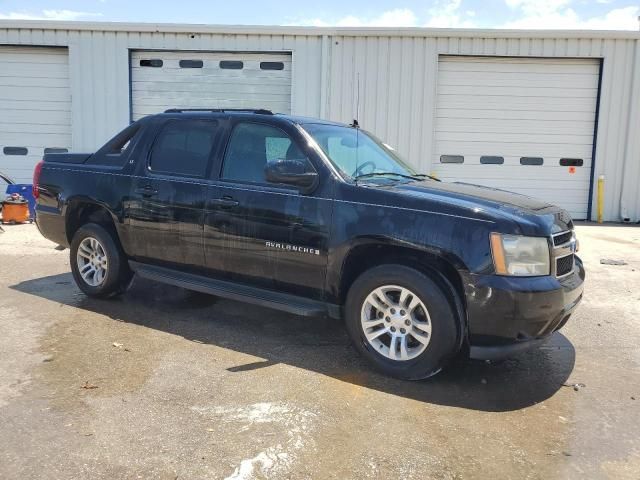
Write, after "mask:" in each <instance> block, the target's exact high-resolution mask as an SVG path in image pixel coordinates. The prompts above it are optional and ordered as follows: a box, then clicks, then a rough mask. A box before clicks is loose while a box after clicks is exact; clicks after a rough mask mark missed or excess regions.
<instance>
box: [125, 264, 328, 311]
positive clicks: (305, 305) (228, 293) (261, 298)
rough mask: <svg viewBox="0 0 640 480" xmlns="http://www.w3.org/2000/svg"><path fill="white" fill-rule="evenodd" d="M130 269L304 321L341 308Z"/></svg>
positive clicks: (151, 268)
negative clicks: (297, 316) (297, 317)
mask: <svg viewBox="0 0 640 480" xmlns="http://www.w3.org/2000/svg"><path fill="white" fill-rule="evenodd" d="M129 267H131V270H133V271H134V272H136V274H137V275H139V276H141V277H143V278H147V279H149V280H155V281H157V282H161V283H166V284H169V285H174V286H176V287H181V288H186V289H188V290H195V291H197V292H203V293H209V294H211V295H216V296H219V297H224V298H229V299H231V300H238V301H240V302H246V303H252V304H254V305H260V306H262V307H267V308H273V309H275V310H280V311H283V312H288V313H293V314H295V315H300V316H303V317H315V316H320V315H326V314H329V315H331V316H334V315H335V311H336V308H338V306H337V305H329V304H326V303H324V302H321V301H318V300H310V299H308V298H304V297H299V296H297V295H290V294H288V293H281V292H275V291H273V290H265V289H262V288H256V287H249V286H246V285H241V284H238V283H234V282H228V281H225V280H216V279H213V278H209V277H203V276H201V275H194V274H191V273H183V272H179V271H176V270H173V269H170V268H165V267H158V266H156V265H147V264H144V263H139V262H134V261H129ZM338 310H339V309H338Z"/></svg>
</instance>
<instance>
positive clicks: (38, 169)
mask: <svg viewBox="0 0 640 480" xmlns="http://www.w3.org/2000/svg"><path fill="white" fill-rule="evenodd" d="M43 164H44V160H40V161H39V162H38V164H37V165H36V168H34V169H33V185H32V187H31V188H32V189H33V190H32V191H33V198H38V197H39V196H40V189H39V183H40V173H41V172H42V165H43Z"/></svg>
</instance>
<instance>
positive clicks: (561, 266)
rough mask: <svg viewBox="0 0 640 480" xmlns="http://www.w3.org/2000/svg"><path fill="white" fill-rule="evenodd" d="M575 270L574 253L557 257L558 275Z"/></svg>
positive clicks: (561, 275)
mask: <svg viewBox="0 0 640 480" xmlns="http://www.w3.org/2000/svg"><path fill="white" fill-rule="evenodd" d="M572 271H573V253H571V254H569V255H565V256H564V257H560V258H556V277H563V276H565V275H568V274H570V273H571V272H572Z"/></svg>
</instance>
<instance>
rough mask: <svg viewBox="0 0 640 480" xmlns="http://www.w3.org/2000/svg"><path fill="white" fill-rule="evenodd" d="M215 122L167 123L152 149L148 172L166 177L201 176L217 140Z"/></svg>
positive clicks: (217, 130) (178, 121)
mask: <svg viewBox="0 0 640 480" xmlns="http://www.w3.org/2000/svg"><path fill="white" fill-rule="evenodd" d="M218 132H219V128H218V122H216V121H211V120H176V121H170V122H168V123H167V124H166V125H165V126H164V127H163V129H162V131H161V132H160V134H159V135H158V138H156V141H155V142H154V144H153V148H152V149H151V157H150V159H149V170H151V171H152V172H155V173H162V174H168V175H177V176H187V177H204V176H205V175H206V172H207V167H208V165H209V159H210V158H211V154H212V152H213V149H214V147H215V145H216V141H217V137H218Z"/></svg>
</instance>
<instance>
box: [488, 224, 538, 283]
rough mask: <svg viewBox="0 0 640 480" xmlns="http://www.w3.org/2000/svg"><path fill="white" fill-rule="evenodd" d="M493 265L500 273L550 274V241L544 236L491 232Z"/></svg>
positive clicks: (516, 274)
mask: <svg viewBox="0 0 640 480" xmlns="http://www.w3.org/2000/svg"><path fill="white" fill-rule="evenodd" d="M491 253H492V255H493V265H494V266H495V269H496V273H497V274H498V275H513V276H517V277H529V276H536V275H549V273H550V260H549V243H548V241H547V239H546V238H543V237H523V236H522V235H502V234H500V233H492V234H491Z"/></svg>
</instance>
